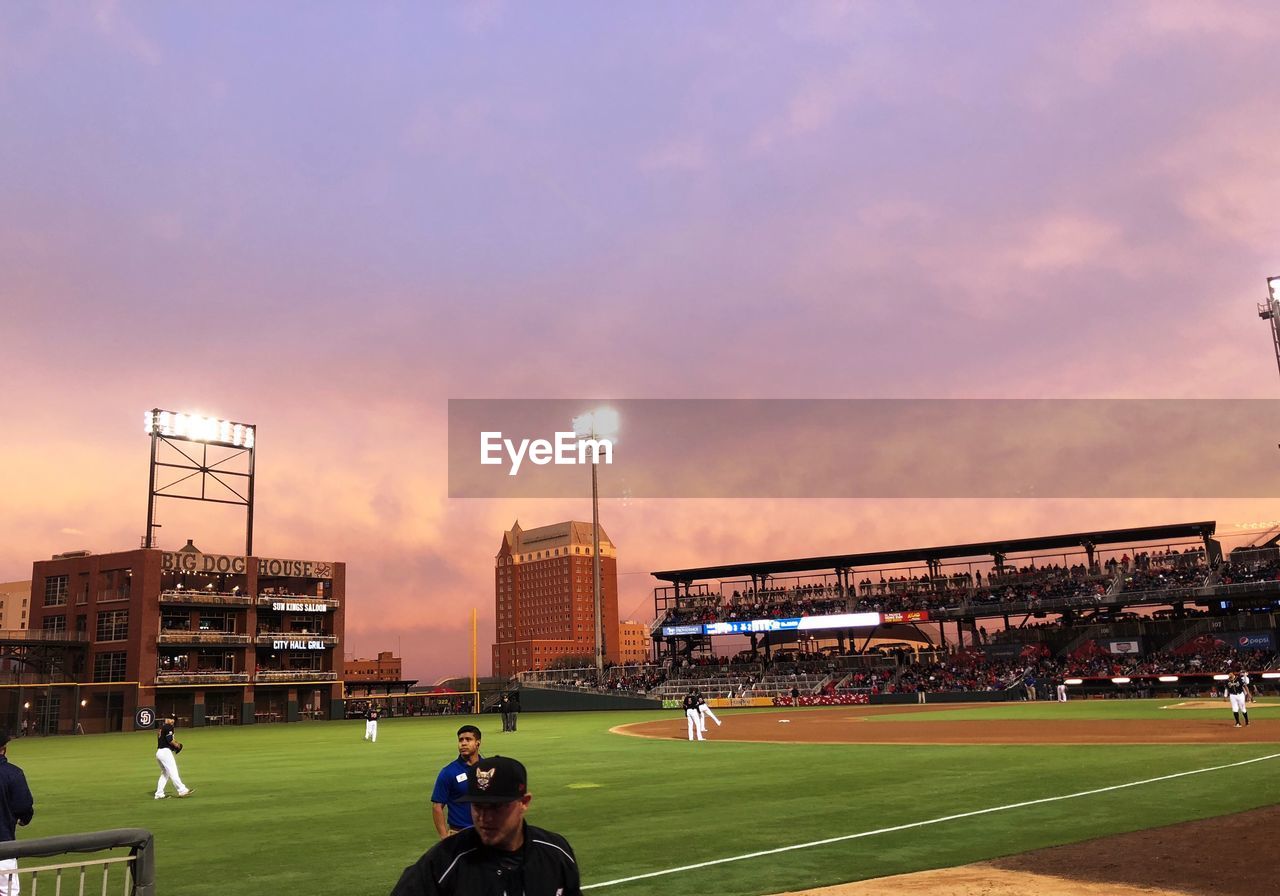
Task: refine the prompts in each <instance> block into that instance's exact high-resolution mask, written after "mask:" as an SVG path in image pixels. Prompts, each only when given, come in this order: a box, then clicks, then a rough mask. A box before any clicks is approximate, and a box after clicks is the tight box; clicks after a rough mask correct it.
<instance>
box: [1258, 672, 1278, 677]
mask: <svg viewBox="0 0 1280 896" xmlns="http://www.w3.org/2000/svg"><path fill="white" fill-rule="evenodd" d="M1262 677H1263V678H1280V672H1263V673H1262Z"/></svg>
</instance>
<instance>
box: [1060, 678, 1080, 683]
mask: <svg viewBox="0 0 1280 896" xmlns="http://www.w3.org/2000/svg"><path fill="white" fill-rule="evenodd" d="M1062 683H1063V684H1084V679H1083V678H1068V679H1066V680H1064V681H1063V682H1062Z"/></svg>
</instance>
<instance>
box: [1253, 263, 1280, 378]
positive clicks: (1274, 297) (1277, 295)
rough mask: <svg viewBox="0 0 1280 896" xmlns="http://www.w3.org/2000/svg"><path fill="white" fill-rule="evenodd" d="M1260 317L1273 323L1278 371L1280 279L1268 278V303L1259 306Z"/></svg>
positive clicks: (1272, 334)
mask: <svg viewBox="0 0 1280 896" xmlns="http://www.w3.org/2000/svg"><path fill="white" fill-rule="evenodd" d="M1258 317H1260V318H1262V319H1263V320H1266V321H1270V322H1271V344H1272V346H1273V347H1274V348H1275V350H1276V369H1277V370H1280V277H1268V278H1267V302H1266V304H1265V305H1259V306H1258Z"/></svg>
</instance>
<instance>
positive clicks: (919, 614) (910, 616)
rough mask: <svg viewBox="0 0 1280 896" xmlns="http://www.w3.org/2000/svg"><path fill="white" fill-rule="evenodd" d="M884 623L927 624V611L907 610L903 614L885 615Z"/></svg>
mask: <svg viewBox="0 0 1280 896" xmlns="http://www.w3.org/2000/svg"><path fill="white" fill-rule="evenodd" d="M884 621H885V622H928V621H929V611H928V610H907V611H906V612H905V613H885V614H884Z"/></svg>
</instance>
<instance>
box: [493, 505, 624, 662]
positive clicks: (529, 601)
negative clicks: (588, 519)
mask: <svg viewBox="0 0 1280 896" xmlns="http://www.w3.org/2000/svg"><path fill="white" fill-rule="evenodd" d="M591 550H592V548H591V524H590V523H579V522H564V523H556V524H554V525H551V526H542V527H540V528H537V529H527V530H526V529H521V528H520V523H519V522H517V523H516V524H515V525H514V526H512V527H511V529H510V530H508V531H507V532H505V533H504V534H503V536H502V544H501V545H500V546H499V548H498V553H497V556H496V557H495V558H494V610H495V612H494V617H495V621H496V629H497V642H496V643H495V644H494V645H493V674H494V675H496V676H499V677H501V678H507V677H509V676H511V675H514V674H516V673H517V672H523V671H526V670H530V669H535V670H536V669H544V668H546V667H547V666H548V665H549V664H551V663H552V662H554V661H556V660H559V659H562V658H566V657H574V658H583V657H588V658H591V660H589V662H594V657H595V650H596V647H595V643H596V642H595V598H594V595H593V593H592V570H591V567H592V555H591ZM600 592H601V601H600V607H601V617H602V619H603V622H602V625H603V628H604V632H605V644H604V649H605V658H606V660H608V661H609V662H613V663H616V662H618V658H619V649H618V648H619V645H618V638H617V631H618V561H617V554H616V552H615V550H614V546H613V542H611V541H610V540H609V537H608V536H607V535H606V534H605V533H604V530H603V529H601V530H600Z"/></svg>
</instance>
